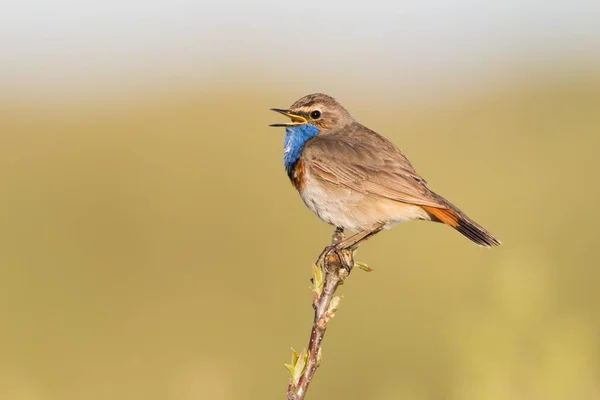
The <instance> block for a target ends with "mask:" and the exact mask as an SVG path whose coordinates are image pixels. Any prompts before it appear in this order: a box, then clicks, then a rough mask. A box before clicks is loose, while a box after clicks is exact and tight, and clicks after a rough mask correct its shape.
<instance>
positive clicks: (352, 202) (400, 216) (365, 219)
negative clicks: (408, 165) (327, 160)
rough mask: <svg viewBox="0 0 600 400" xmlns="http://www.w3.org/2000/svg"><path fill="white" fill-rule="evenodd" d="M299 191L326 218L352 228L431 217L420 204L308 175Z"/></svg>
mask: <svg viewBox="0 0 600 400" xmlns="http://www.w3.org/2000/svg"><path fill="white" fill-rule="evenodd" d="M305 179H306V180H305V184H304V185H303V187H302V190H301V191H300V196H301V197H302V200H303V201H304V203H305V204H306V205H307V207H308V208H310V209H311V210H312V211H313V212H314V213H315V214H317V216H318V217H319V218H321V219H322V220H323V221H325V222H327V223H329V224H331V225H334V226H336V227H341V228H344V229H347V230H351V231H360V230H363V229H370V228H371V227H373V225H375V224H379V223H385V224H386V226H385V227H386V228H390V227H392V226H394V225H396V224H398V223H400V222H403V221H406V220H411V219H429V216H428V215H427V213H426V212H425V211H424V210H423V209H422V208H421V207H420V206H417V205H413V204H406V203H401V202H398V201H394V200H390V199H387V198H384V197H380V196H373V195H368V194H363V193H360V192H357V191H355V190H352V189H349V188H346V187H343V186H339V185H335V184H332V183H329V182H325V181H322V180H318V179H315V178H312V177H311V176H310V174H306V177H305Z"/></svg>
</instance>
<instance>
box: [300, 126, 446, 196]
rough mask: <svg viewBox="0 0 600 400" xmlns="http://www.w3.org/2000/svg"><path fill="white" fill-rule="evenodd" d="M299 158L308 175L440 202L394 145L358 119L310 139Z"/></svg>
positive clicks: (375, 192)
mask: <svg viewBox="0 0 600 400" xmlns="http://www.w3.org/2000/svg"><path fill="white" fill-rule="evenodd" d="M302 158H303V160H304V162H305V163H306V166H307V167H308V168H309V169H310V173H311V175H314V176H316V177H318V178H319V179H322V180H325V181H328V182H330V183H333V184H337V185H342V186H345V187H348V188H350V189H353V190H356V191H358V192H361V193H365V194H372V195H377V196H382V197H386V198H389V199H392V200H396V201H401V202H403V203H409V204H417V205H425V206H432V207H440V206H444V204H443V203H442V200H441V199H440V198H439V197H438V196H437V195H436V194H434V193H433V192H432V191H430V190H429V188H427V185H426V183H427V182H426V181H425V180H424V179H423V178H421V177H420V176H419V175H418V174H417V173H416V171H415V169H414V168H413V166H412V165H411V163H410V162H409V161H408V159H407V158H406V156H404V154H403V153H402V152H401V151H400V150H399V149H398V148H397V147H396V146H394V145H393V144H392V143H391V142H389V141H388V140H387V139H385V138H384V137H382V136H380V135H378V134H377V133H375V132H373V131H371V130H369V129H367V128H365V127H363V126H362V125H360V124H358V123H356V124H353V125H351V126H350V127H346V128H345V129H344V131H343V132H333V133H327V134H325V135H321V136H317V137H316V138H314V139H312V140H310V141H309V142H308V143H307V144H306V147H305V148H304V151H303V154H302Z"/></svg>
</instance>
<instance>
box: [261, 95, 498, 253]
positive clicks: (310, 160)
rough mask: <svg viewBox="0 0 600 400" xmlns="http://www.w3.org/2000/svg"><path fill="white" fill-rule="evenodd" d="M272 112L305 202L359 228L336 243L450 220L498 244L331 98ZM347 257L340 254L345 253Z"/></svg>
mask: <svg viewBox="0 0 600 400" xmlns="http://www.w3.org/2000/svg"><path fill="white" fill-rule="evenodd" d="M272 110H273V111H276V112H278V113H281V114H283V115H285V116H286V117H288V118H290V120H291V121H290V122H288V123H282V124H272V125H271V126H275V127H285V141H284V144H285V145H284V152H283V162H284V166H285V170H286V172H287V175H288V177H289V178H290V181H291V182H292V184H293V185H294V186H295V187H296V189H297V190H298V192H299V193H300V197H302V200H303V201H304V204H306V206H307V207H308V208H310V209H311V210H312V211H313V212H314V213H315V214H317V216H318V217H319V218H320V219H321V220H323V221H325V222H327V223H329V224H331V225H333V226H334V227H336V229H337V230H338V231H340V232H343V231H344V229H347V230H350V231H353V232H357V233H356V234H355V235H353V236H350V237H349V238H347V239H345V240H343V241H342V242H341V243H339V244H338V245H336V246H334V248H331V249H329V251H331V250H335V251H336V252H338V254H340V253H339V251H341V250H354V249H356V248H357V247H358V246H359V245H360V244H361V243H363V242H364V241H366V240H367V239H368V238H370V237H371V236H373V235H375V234H376V233H378V232H380V231H381V230H382V229H385V228H391V227H393V226H394V225H396V224H398V223H400V222H403V221H407V220H425V221H434V222H441V223H443V224H446V225H449V226H451V227H452V228H454V229H456V230H457V231H458V232H460V233H462V234H463V235H464V236H466V237H467V238H469V239H470V240H472V241H473V242H475V243H476V244H478V245H480V246H483V247H492V246H498V245H500V241H499V240H498V239H496V238H495V237H494V236H492V234H491V233H489V232H488V231H486V230H485V229H484V228H483V227H481V226H480V225H479V224H477V223H476V222H475V221H473V220H472V219H471V218H469V217H468V216H467V215H466V214H465V213H463V212H462V211H461V210H459V209H458V207H456V206H454V205H453V204H452V203H450V202H449V201H448V200H446V199H444V198H443V197H442V196H440V195H438V194H437V193H435V192H433V191H432V190H431V189H429V187H428V186H427V182H426V181H425V179H423V178H422V177H421V176H420V175H419V174H417V172H416V171H415V169H414V167H413V166H412V164H411V163H410V161H408V159H407V158H406V156H405V155H404V153H403V152H402V151H401V150H400V149H399V148H398V147H396V146H395V145H394V144H393V143H392V142H390V141H389V140H387V139H386V138H384V137H383V136H381V135H379V134H378V133H376V132H374V131H372V130H370V129H369V128H367V127H365V126H363V125H361V124H360V123H358V122H357V121H356V120H355V119H354V118H353V117H352V116H351V115H350V113H349V112H348V111H347V110H346V109H345V108H344V107H342V105H341V104H339V103H338V102H337V101H335V99H333V98H332V97H330V96H328V95H325V94H321V93H316V94H311V95H308V96H305V97H302V98H301V99H300V100H298V101H296V102H295V103H294V104H292V106H291V107H290V108H289V109H287V110H286V109H279V108H273V109H272ZM340 259H341V257H340Z"/></svg>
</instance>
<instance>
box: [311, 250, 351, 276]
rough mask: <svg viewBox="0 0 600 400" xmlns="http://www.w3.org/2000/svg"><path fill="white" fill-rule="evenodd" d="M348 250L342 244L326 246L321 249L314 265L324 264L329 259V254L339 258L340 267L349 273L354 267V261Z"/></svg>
mask: <svg viewBox="0 0 600 400" xmlns="http://www.w3.org/2000/svg"><path fill="white" fill-rule="evenodd" d="M348 250H349V249H348V247H346V246H345V245H344V244H343V243H339V244H335V245H331V246H327V247H325V248H324V249H323V251H322V252H321V254H320V255H319V258H317V261H316V264H319V263H320V262H323V263H325V262H326V261H327V260H328V259H329V256H330V255H331V253H333V254H335V255H336V256H337V257H338V258H339V260H340V263H341V264H342V267H343V268H344V269H345V270H347V271H348V273H350V271H352V268H353V267H354V260H353V257H352V253H351V252H350V253H349V252H348Z"/></svg>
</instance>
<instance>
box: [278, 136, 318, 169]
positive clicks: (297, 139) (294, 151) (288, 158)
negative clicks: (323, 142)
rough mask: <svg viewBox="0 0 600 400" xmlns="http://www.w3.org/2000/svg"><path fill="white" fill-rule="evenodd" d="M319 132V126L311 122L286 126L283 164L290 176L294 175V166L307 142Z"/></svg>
mask: <svg viewBox="0 0 600 400" xmlns="http://www.w3.org/2000/svg"><path fill="white" fill-rule="evenodd" d="M318 134H319V128H317V127H316V126H314V125H311V124H303V125H296V126H290V127H287V128H285V141H284V142H283V144H284V150H283V164H284V165H285V170H286V172H287V174H288V176H292V173H293V172H294V167H295V166H296V163H297V162H298V160H299V159H300V155H301V154H302V149H303V148H304V145H305V144H306V142H308V141H309V140H310V139H312V138H314V137H315V136H317V135H318Z"/></svg>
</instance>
